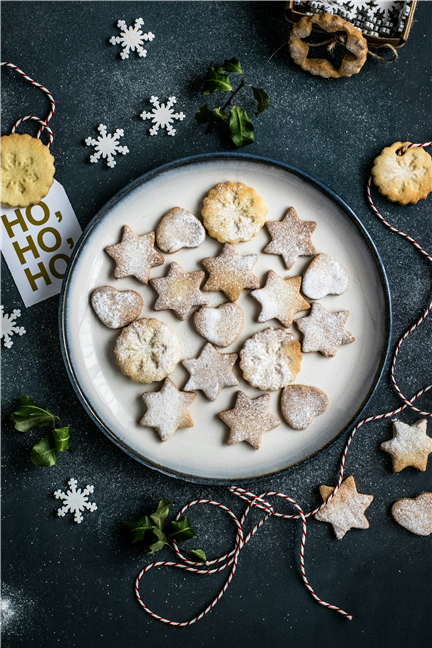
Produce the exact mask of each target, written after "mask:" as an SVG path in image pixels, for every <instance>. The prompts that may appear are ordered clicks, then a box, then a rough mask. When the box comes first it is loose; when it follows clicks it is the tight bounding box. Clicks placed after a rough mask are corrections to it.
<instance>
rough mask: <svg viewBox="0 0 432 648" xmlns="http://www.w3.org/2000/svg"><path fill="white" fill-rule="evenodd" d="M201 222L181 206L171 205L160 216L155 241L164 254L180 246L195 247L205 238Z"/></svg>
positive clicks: (180, 247) (175, 250)
mask: <svg viewBox="0 0 432 648" xmlns="http://www.w3.org/2000/svg"><path fill="white" fill-rule="evenodd" d="M205 235H206V234H205V229H204V227H203V225H202V223H201V222H200V221H199V220H198V218H196V216H194V215H193V214H191V212H190V211H187V209H183V208H182V207H173V208H172V209H170V210H169V211H167V213H166V214H164V215H163V216H162V220H161V222H160V223H159V226H158V228H157V230H156V243H157V245H158V247H159V248H160V249H161V250H162V252H165V253H166V254H173V253H174V252H178V251H179V250H181V249H182V248H197V247H198V246H199V245H201V243H202V242H203V241H204V239H205Z"/></svg>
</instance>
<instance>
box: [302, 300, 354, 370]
mask: <svg viewBox="0 0 432 648" xmlns="http://www.w3.org/2000/svg"><path fill="white" fill-rule="evenodd" d="M348 315H349V311H338V312H337V313H329V312H328V310H326V309H325V308H324V306H321V304H318V303H317V302H314V303H313V304H312V310H311V313H310V315H308V317H300V318H299V319H296V320H295V323H296V324H297V326H298V328H299V329H300V331H301V332H302V333H303V336H304V337H303V342H302V351H303V353H311V352H312V351H320V352H321V353H322V354H323V356H326V357H327V358H329V357H332V356H335V355H336V353H337V350H338V349H339V347H340V346H341V345H342V344H351V342H354V340H355V337H354V336H353V335H351V333H349V331H346V330H345V328H344V327H345V322H346V321H347V319H348Z"/></svg>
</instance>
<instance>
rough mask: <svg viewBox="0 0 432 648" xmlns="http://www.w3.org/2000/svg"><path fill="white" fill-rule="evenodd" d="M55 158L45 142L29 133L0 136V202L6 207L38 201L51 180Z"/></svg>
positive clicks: (25, 205) (35, 203)
mask: <svg viewBox="0 0 432 648" xmlns="http://www.w3.org/2000/svg"><path fill="white" fill-rule="evenodd" d="M54 173H55V167H54V158H53V156H52V155H51V153H50V150H49V148H48V146H45V145H44V144H42V142H41V141H40V139H37V138H36V137H31V136H30V135H26V134H24V135H19V134H18V133H12V134H11V135H3V137H2V138H1V204H2V205H5V206H7V207H29V206H30V205H37V204H38V203H39V202H40V201H41V200H42V198H45V196H46V195H47V194H48V192H49V190H50V189H51V187H52V184H53V182H54Z"/></svg>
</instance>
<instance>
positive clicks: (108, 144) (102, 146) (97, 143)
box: [85, 124, 129, 168]
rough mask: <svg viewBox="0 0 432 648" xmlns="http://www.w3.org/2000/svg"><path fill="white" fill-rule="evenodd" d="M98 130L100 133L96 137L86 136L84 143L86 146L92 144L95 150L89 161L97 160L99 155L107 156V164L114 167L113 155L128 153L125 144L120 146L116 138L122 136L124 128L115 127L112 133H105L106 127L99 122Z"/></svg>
mask: <svg viewBox="0 0 432 648" xmlns="http://www.w3.org/2000/svg"><path fill="white" fill-rule="evenodd" d="M98 131H99V133H100V135H99V137H98V138H97V139H94V138H93V137H87V139H86V140H85V143H86V144H87V146H94V147H95V152H94V153H93V155H91V156H90V162H97V161H98V160H99V159H100V157H103V158H107V166H109V167H111V168H112V167H115V165H116V161H115V160H114V155H117V153H121V154H122V155H126V153H129V149H128V147H127V146H120V144H119V142H118V140H119V138H120V137H123V135H124V130H123V128H117V130H116V132H115V133H114V135H111V134H107V127H106V126H104V125H103V124H99V126H98Z"/></svg>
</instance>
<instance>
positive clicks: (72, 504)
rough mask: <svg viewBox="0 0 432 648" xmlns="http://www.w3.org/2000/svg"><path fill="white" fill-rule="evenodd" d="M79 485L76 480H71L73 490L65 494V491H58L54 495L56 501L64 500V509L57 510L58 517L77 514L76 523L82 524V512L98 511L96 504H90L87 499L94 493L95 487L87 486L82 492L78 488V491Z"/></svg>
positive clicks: (69, 482) (75, 516)
mask: <svg viewBox="0 0 432 648" xmlns="http://www.w3.org/2000/svg"><path fill="white" fill-rule="evenodd" d="M77 483H78V482H77V480H76V479H69V481H68V484H69V486H70V487H71V489H70V490H68V491H66V493H63V491H61V490H57V491H56V492H55V493H54V497H55V498H56V499H62V500H64V504H63V506H62V508H59V509H57V515H59V516H60V517H64V516H65V515H66V513H69V512H70V513H75V515H74V520H75V522H78V524H81V522H82V521H83V516H82V515H81V511H84V509H85V508H86V509H87V510H88V511H91V512H93V511H96V510H97V506H96V504H95V503H94V502H89V501H88V497H87V495H89V494H90V493H93V491H94V486H86V487H85V488H84V490H83V491H81V488H78V490H77V489H76V486H77Z"/></svg>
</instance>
